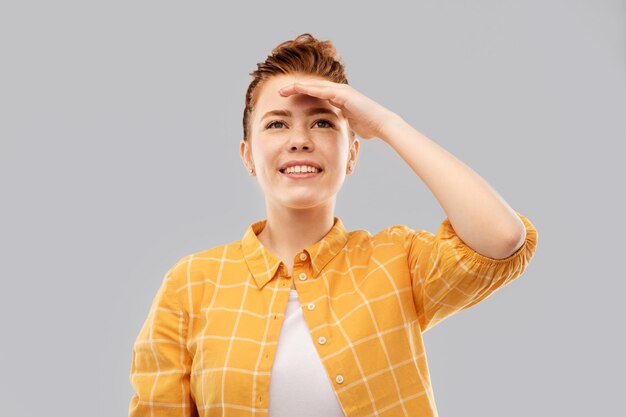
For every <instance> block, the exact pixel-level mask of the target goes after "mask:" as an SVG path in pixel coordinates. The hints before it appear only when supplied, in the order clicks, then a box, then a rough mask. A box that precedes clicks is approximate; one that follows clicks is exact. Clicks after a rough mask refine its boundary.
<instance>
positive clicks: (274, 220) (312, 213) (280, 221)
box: [257, 205, 334, 265]
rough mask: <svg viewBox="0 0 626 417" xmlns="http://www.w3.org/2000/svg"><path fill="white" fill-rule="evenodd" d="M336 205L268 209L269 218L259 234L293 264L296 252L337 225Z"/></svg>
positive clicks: (264, 243)
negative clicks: (334, 212) (334, 224)
mask: <svg viewBox="0 0 626 417" xmlns="http://www.w3.org/2000/svg"><path fill="white" fill-rule="evenodd" d="M333 208H334V207H333V206H330V207H328V206H323V205H322V206H320V207H315V208H311V209H299V210H294V209H291V208H285V207H274V208H271V209H270V208H269V207H268V210H267V222H266V224H265V227H264V228H263V230H261V232H259V234H258V235H257V237H258V238H259V240H260V241H261V243H263V245H264V246H265V247H266V248H267V249H268V250H269V251H270V252H272V253H273V254H275V255H276V256H278V257H279V258H280V259H281V260H282V261H283V262H285V263H287V264H288V265H290V264H291V263H292V262H293V258H294V256H295V254H296V253H298V252H299V251H301V250H302V249H304V248H306V247H307V246H310V245H313V244H315V243H317V242H318V241H320V240H321V239H322V238H323V237H324V236H325V235H326V234H327V233H328V232H329V231H330V229H331V228H332V227H333V223H334V214H333Z"/></svg>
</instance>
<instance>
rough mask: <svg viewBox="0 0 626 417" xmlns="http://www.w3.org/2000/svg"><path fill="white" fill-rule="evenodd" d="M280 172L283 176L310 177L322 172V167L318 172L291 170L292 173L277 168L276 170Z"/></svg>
mask: <svg viewBox="0 0 626 417" xmlns="http://www.w3.org/2000/svg"><path fill="white" fill-rule="evenodd" d="M278 171H279V172H280V173H281V174H283V175H284V176H285V177H287V178H296V179H298V178H312V177H315V176H318V175H320V174H321V173H322V172H324V170H323V169H320V170H319V171H318V172H292V173H289V174H288V173H286V172H285V170H282V169H279V170H278Z"/></svg>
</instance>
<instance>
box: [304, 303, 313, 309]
mask: <svg viewBox="0 0 626 417" xmlns="http://www.w3.org/2000/svg"><path fill="white" fill-rule="evenodd" d="M306 308H308V309H309V310H313V309H315V304H314V303H309V305H308V306H306Z"/></svg>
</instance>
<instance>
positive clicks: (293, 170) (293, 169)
mask: <svg viewBox="0 0 626 417" xmlns="http://www.w3.org/2000/svg"><path fill="white" fill-rule="evenodd" d="M284 172H285V174H298V173H304V172H320V170H319V169H317V168H315V167H311V166H308V165H298V166H293V167H289V168H286V169H285V171H284Z"/></svg>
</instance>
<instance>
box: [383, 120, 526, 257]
mask: <svg viewBox="0 0 626 417" xmlns="http://www.w3.org/2000/svg"><path fill="white" fill-rule="evenodd" d="M380 138H381V139H382V140H383V141H384V142H386V143H387V144H389V145H390V146H391V147H392V148H393V149H394V150H395V151H396V152H397V153H398V154H399V155H400V157H401V158H402V159H403V160H404V161H405V162H406V163H407V164H409V166H410V167H411V169H412V170H413V172H415V173H416V174H417V175H418V176H419V177H420V178H421V180H422V181H423V182H424V184H426V186H427V187H428V188H429V189H430V191H431V192H432V193H433V195H434V196H435V198H436V199H437V201H439V204H440V205H441V207H442V208H443V210H444V212H445V213H446V215H447V217H448V219H449V220H450V223H451V224H452V227H453V228H454V230H455V232H456V233H457V234H458V235H459V237H460V238H461V239H462V240H463V242H465V243H466V244H467V245H468V246H470V247H471V248H472V249H474V250H475V251H476V252H478V253H480V254H482V255H485V256H488V257H491V258H495V259H500V258H505V257H507V256H509V255H510V254H512V253H513V252H514V251H515V250H516V249H517V248H518V247H519V246H520V245H521V244H522V243H523V241H524V238H525V233H526V231H525V228H524V224H523V223H522V221H521V220H520V219H519V217H518V216H517V214H516V213H515V211H514V210H513V209H512V208H511V207H510V206H509V205H508V204H507V203H506V201H504V199H503V198H502V197H501V196H500V195H499V194H498V193H497V192H496V191H495V190H494V189H493V188H492V187H491V186H490V185H489V184H488V183H487V182H486V181H485V180H484V179H483V178H482V177H480V176H479V175H478V174H477V173H476V172H475V171H474V170H472V169H471V168H470V167H469V166H467V165H466V164H465V163H463V162H462V161H461V160H459V159H458V158H456V157H455V156H454V155H452V154H451V153H450V152H448V151H447V150H445V149H444V148H443V147H441V146H439V145H438V144H437V143H435V142H434V141H432V140H431V139H429V138H428V137H426V136H424V135H423V134H421V133H420V132H418V131H417V130H416V129H414V128H413V127H412V126H411V125H409V124H408V123H407V122H406V121H404V119H402V118H401V117H400V116H397V117H394V118H393V119H390V120H389V122H388V123H386V124H385V126H384V127H383V129H382V133H381V135H380Z"/></svg>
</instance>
